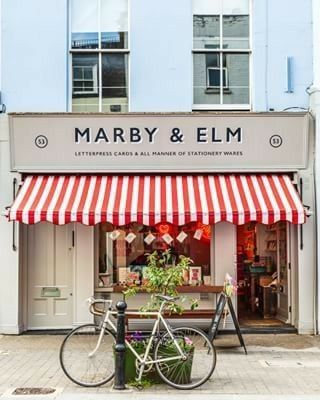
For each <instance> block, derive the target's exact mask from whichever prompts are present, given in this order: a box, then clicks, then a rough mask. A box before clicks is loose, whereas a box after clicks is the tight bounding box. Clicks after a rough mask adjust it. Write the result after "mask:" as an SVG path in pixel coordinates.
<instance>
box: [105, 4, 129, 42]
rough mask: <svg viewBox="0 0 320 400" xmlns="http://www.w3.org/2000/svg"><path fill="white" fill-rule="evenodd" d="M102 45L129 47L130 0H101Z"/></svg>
mask: <svg viewBox="0 0 320 400" xmlns="http://www.w3.org/2000/svg"><path fill="white" fill-rule="evenodd" d="M101 47H102V48H103V49H126V48H128V0H101Z"/></svg>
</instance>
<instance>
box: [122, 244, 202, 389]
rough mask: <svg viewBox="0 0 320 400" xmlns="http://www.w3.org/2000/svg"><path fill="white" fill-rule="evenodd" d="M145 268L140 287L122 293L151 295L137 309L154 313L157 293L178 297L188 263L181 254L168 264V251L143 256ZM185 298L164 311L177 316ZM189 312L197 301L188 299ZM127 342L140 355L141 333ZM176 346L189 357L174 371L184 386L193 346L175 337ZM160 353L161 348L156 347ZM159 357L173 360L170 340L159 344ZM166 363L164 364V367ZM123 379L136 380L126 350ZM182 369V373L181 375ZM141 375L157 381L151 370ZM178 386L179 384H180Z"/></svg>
mask: <svg viewBox="0 0 320 400" xmlns="http://www.w3.org/2000/svg"><path fill="white" fill-rule="evenodd" d="M146 256H147V268H146V270H145V271H144V279H143V284H142V285H141V286H130V287H129V288H128V289H127V290H126V291H125V292H124V294H125V295H126V296H133V295H136V294H137V293H138V292H140V291H144V292H147V293H150V294H151V298H150V301H149V302H148V303H147V304H146V305H144V306H142V307H141V308H140V310H141V311H155V310H159V307H160V304H161V303H162V300H161V299H159V298H158V297H156V295H157V294H162V295H167V296H171V297H178V296H179V292H178V290H177V287H178V286H180V285H183V283H184V272H185V271H187V270H188V268H189V266H190V264H191V263H192V260H191V259H190V258H189V257H186V256H183V255H181V256H180V257H179V259H178V262H177V263H176V264H172V263H171V253H170V249H169V250H166V251H164V252H162V253H158V252H157V251H154V252H153V253H150V254H146ZM186 299H187V298H186V297H185V296H183V297H182V296H180V304H177V303H175V302H170V303H168V304H167V307H166V311H167V312H169V313H170V314H171V313H178V314H181V313H182V312H183V310H184V307H183V306H182V304H181V303H183V302H185V300H186ZM189 300H190V303H191V304H190V307H191V310H194V309H195V308H196V307H197V306H198V301H197V299H189ZM127 340H129V341H130V344H131V345H132V346H133V347H134V349H135V350H136V352H137V353H139V354H143V353H144V351H145V348H146V341H145V339H144V337H143V336H142V334H141V333H137V332H136V333H134V334H133V335H129V336H127ZM178 341H179V345H180V346H181V347H183V348H184V350H185V351H186V352H187V353H188V354H189V355H190V357H188V359H187V361H181V365H180V367H179V369H177V372H176V373H177V376H179V379H181V375H183V376H184V377H185V379H186V382H185V383H188V381H189V380H190V376H191V368H192V360H193V351H194V350H193V343H192V341H191V340H190V339H188V338H187V337H181V338H178ZM160 354H161V348H160ZM163 354H164V356H166V357H170V356H171V357H175V356H177V355H178V350H177V348H176V346H175V345H174V343H173V341H172V340H171V338H169V337H168V338H167V339H166V340H165V341H164V342H163ZM169 364H170V361H168V366H169ZM125 368H126V380H127V382H128V381H130V380H133V379H134V378H135V377H136V359H135V357H134V355H133V354H132V352H131V351H130V350H128V349H127V351H126V366H125ZM181 369H183V370H184V371H183V374H181ZM145 376H146V377H147V378H148V379H150V380H151V381H153V382H159V381H160V378H159V376H158V374H157V373H156V371H155V369H154V368H150V369H149V370H148V371H146V374H145ZM180 383H181V382H180Z"/></svg>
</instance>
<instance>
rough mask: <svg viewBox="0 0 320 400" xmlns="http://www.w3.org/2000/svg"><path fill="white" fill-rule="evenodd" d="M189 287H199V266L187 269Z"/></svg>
mask: <svg viewBox="0 0 320 400" xmlns="http://www.w3.org/2000/svg"><path fill="white" fill-rule="evenodd" d="M189 282H190V285H199V284H200V283H201V266H195V265H193V266H192V267H189Z"/></svg>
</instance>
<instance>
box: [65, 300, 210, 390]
mask: <svg viewBox="0 0 320 400" xmlns="http://www.w3.org/2000/svg"><path fill="white" fill-rule="evenodd" d="M158 297H159V298H160V299H161V300H162V303H161V306H160V309H159V311H157V312H138V311H131V312H130V311H128V312H127V313H126V314H127V315H136V316H137V317H141V316H146V317H153V318H155V322H154V324H153V328H152V332H151V334H150V336H148V337H147V338H146V339H145V341H144V343H145V346H144V347H143V351H142V352H141V351H140V352H138V351H137V349H136V348H134V346H133V345H132V344H131V343H130V341H129V340H126V347H127V351H128V350H129V351H130V352H132V353H133V355H134V357H135V366H136V380H137V381H141V379H142V377H143V376H144V373H147V372H149V371H150V370H151V369H152V368H155V369H156V371H157V373H158V375H159V376H160V378H161V379H162V380H163V381H164V382H165V383H167V384H169V385H171V386H173V387H175V388H177V389H193V388H196V387H198V386H200V385H202V384H203V383H205V382H206V381H207V380H208V379H209V378H210V376H211V375H212V373H213V371H214V368H215V365H216V351H215V348H214V346H213V344H212V343H211V341H210V340H209V338H208V337H207V335H206V334H205V333H204V332H202V331H201V330H200V329H197V328H193V327H181V328H172V327H171V326H170V324H169V323H168V321H166V320H165V319H164V317H163V312H164V310H165V307H166V305H167V304H168V303H169V302H174V301H176V300H177V298H173V297H169V296H162V295H158ZM101 306H102V308H103V309H101ZM90 312H91V313H93V314H95V315H100V316H101V315H102V319H101V323H100V324H86V325H82V326H79V327H77V328H75V329H74V330H72V331H71V332H70V333H69V334H68V335H67V336H66V337H65V339H64V341H63V343H62V345H61V348H60V364H61V367H62V369H63V371H64V373H65V374H66V375H67V377H68V378H69V379H71V380H72V381H73V382H75V383H76V384H78V385H81V386H92V387H94V386H100V385H103V384H105V383H107V382H109V381H110V380H111V379H112V378H113V377H114V346H115V334H116V322H115V320H114V317H115V316H116V314H117V312H116V311H115V310H113V309H112V300H101V299H92V300H91V304H90ZM160 326H161V327H162V330H160Z"/></svg>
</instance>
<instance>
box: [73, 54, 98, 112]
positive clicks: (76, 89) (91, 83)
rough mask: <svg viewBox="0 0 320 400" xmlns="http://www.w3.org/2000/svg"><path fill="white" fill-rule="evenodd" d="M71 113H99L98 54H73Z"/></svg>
mask: <svg viewBox="0 0 320 400" xmlns="http://www.w3.org/2000/svg"><path fill="white" fill-rule="evenodd" d="M72 71H73V79H72V82H73V87H72V111H74V112H84V111H85V112H94V111H99V62H98V54H81V53H80V54H73V56H72Z"/></svg>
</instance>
